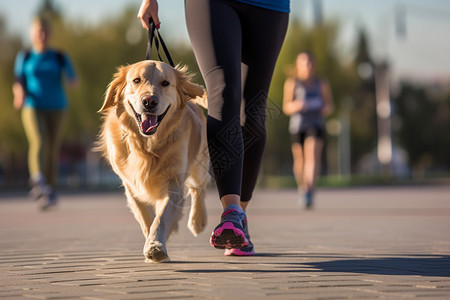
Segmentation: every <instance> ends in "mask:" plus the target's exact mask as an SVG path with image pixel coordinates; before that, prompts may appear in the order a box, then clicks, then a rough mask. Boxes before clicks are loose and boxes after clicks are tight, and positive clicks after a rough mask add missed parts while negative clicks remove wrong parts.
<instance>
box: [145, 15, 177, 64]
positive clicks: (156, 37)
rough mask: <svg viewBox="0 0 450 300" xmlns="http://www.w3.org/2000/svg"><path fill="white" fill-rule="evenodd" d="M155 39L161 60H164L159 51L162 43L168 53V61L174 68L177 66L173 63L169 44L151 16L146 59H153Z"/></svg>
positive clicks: (157, 52)
mask: <svg viewBox="0 0 450 300" xmlns="http://www.w3.org/2000/svg"><path fill="white" fill-rule="evenodd" d="M155 32H156V34H155ZM153 40H155V46H156V54H157V55H158V58H159V60H160V61H163V59H162V58H161V55H160V53H159V45H160V44H161V46H162V48H163V51H164V54H165V55H166V58H167V61H168V62H169V64H170V65H171V66H172V68H175V64H174V63H173V60H172V57H171V56H170V53H169V50H168V49H167V46H166V44H165V43H164V40H163V39H162V37H161V34H160V33H159V30H158V29H157V28H156V26H155V22H153V19H152V18H150V27H149V29H148V41H147V53H146V55H145V59H147V60H149V59H151V54H152V44H153Z"/></svg>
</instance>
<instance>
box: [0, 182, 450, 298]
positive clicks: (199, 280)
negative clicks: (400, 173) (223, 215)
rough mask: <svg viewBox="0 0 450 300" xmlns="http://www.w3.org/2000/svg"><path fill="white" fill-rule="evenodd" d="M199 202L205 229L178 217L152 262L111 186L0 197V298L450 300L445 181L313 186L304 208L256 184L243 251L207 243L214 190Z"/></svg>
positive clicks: (214, 216) (288, 195)
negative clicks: (51, 203) (193, 228)
mask: <svg viewBox="0 0 450 300" xmlns="http://www.w3.org/2000/svg"><path fill="white" fill-rule="evenodd" d="M207 202H208V203H207V204H208V212H209V224H208V227H207V230H206V232H205V233H203V234H201V235H200V236H198V237H193V236H192V235H191V234H190V233H189V231H188V230H187V228H186V227H185V226H181V227H180V231H179V232H178V233H177V234H175V235H174V236H172V238H171V240H170V241H169V243H168V251H169V255H170V257H171V262H169V263H163V264H154V263H145V262H144V257H143V256H142V254H141V252H142V247H143V243H144V240H143V237H142V236H141V232H140V229H139V226H138V224H137V223H136V222H135V221H134V219H133V216H132V215H131V213H130V212H129V210H128V209H127V207H126V204H125V198H124V196H123V195H122V194H120V193H106V194H100V193H90V194H68V195H63V196H62V199H61V203H60V205H59V208H58V209H57V210H55V211H50V212H45V213H41V212H39V211H37V209H36V207H35V206H34V205H33V203H31V202H30V201H29V200H27V199H26V198H25V197H24V196H22V197H21V196H17V195H16V196H6V195H3V196H0V270H1V272H0V298H1V299H80V298H81V299H108V300H110V299H174V298H175V299H177V298H178V299H187V298H193V299H348V298H353V299H411V298H424V299H450V186H434V187H408V188H405V187H389V188H357V189H325V190H321V191H320V192H319V194H318V199H317V205H316V208H315V210H313V211H305V210H303V209H301V208H299V207H298V206H297V200H296V194H295V192H294V191H292V190H286V191H263V190H260V191H258V192H257V193H256V194H255V201H254V203H252V205H251V206H250V208H249V212H248V216H249V225H250V233H251V236H252V241H253V242H254V243H255V245H256V251H257V255H256V256H254V257H225V256H223V251H220V250H217V249H214V248H212V247H211V246H209V244H208V239H209V233H210V232H211V230H212V229H213V227H214V226H215V225H216V223H217V222H218V216H219V214H220V207H219V203H218V201H217V200H216V199H215V192H209V193H208V197H207ZM186 212H187V208H186ZM182 222H183V224H182V225H184V224H185V223H186V218H184V219H183V220H182Z"/></svg>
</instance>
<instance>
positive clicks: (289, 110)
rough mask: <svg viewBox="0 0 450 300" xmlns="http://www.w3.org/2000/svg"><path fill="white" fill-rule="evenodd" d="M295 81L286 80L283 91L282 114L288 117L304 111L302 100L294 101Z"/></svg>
mask: <svg viewBox="0 0 450 300" xmlns="http://www.w3.org/2000/svg"><path fill="white" fill-rule="evenodd" d="M294 87H295V79H293V78H288V79H287V80H286V82H285V83H284V89H283V112H284V114H285V115H287V116H290V115H293V114H295V113H297V112H299V111H302V110H303V109H305V100H304V99H294Z"/></svg>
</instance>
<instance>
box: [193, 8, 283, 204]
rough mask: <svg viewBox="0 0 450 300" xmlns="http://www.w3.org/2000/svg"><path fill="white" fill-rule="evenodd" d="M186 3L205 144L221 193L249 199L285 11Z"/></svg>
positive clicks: (264, 134)
mask: <svg viewBox="0 0 450 300" xmlns="http://www.w3.org/2000/svg"><path fill="white" fill-rule="evenodd" d="M185 4H186V23H187V28H188V32H189V36H190V39H191V43H192V48H193V49H194V53H195V57H196V59H197V62H198V65H199V67H200V71H201V73H202V75H203V79H204V81H205V84H206V88H207V91H208V120H207V136H208V148H209V153H210V157H211V163H212V167H213V170H214V176H215V179H216V184H217V188H218V191H219V196H220V197H222V196H224V195H228V194H237V195H241V201H249V200H250V199H251V197H252V193H253V190H254V188H255V185H256V180H257V177H258V173H259V169H260V165H261V159H262V155H263V152H264V146H265V142H266V128H265V119H266V117H265V109H266V101H267V93H268V91H269V86H270V81H271V79H272V74H273V70H274V68H275V63H276V60H277V57H278V54H279V52H280V49H281V46H282V44H283V40H284V37H285V34H286V30H287V25H288V20H289V14H287V13H282V12H277V11H273V10H269V9H265V8H260V7H256V6H253V5H248V4H244V3H241V2H237V1H234V0H186V1H185ZM241 81H242V83H241ZM242 85H243V87H244V88H243V89H242ZM241 100H242V101H241ZM241 102H243V103H242V105H243V107H244V111H245V114H242V115H241Z"/></svg>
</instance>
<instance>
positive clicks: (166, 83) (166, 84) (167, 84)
mask: <svg viewBox="0 0 450 300" xmlns="http://www.w3.org/2000/svg"><path fill="white" fill-rule="evenodd" d="M169 85H170V83H169V82H168V81H167V80H164V81H163V82H161V86H169Z"/></svg>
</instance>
